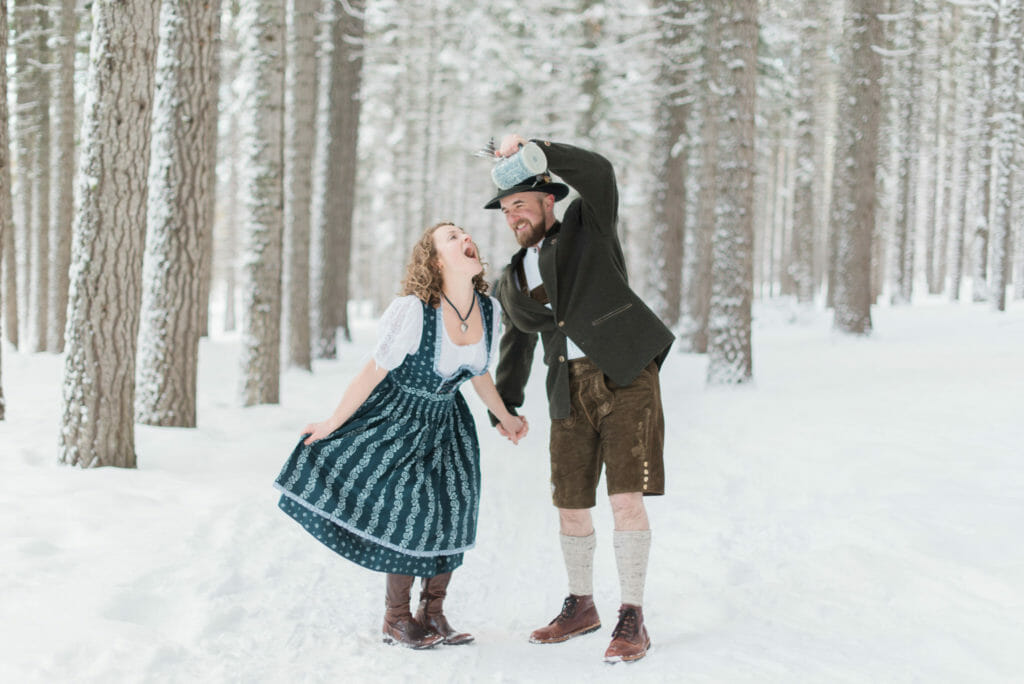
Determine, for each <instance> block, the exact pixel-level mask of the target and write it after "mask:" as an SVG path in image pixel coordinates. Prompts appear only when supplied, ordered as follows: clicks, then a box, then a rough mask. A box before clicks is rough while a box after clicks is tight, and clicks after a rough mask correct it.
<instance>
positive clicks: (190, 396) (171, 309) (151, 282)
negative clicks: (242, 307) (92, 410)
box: [135, 0, 220, 427]
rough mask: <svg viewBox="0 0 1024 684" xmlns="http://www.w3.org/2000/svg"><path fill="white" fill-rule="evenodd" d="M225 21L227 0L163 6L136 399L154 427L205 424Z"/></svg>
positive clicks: (181, 0) (141, 415)
mask: <svg viewBox="0 0 1024 684" xmlns="http://www.w3.org/2000/svg"><path fill="white" fill-rule="evenodd" d="M219 22H220V0H210V1H208V2H194V1H193V0H163V3H162V5H161V10H160V46H159V53H158V56H157V71H156V83H157V85H156V95H155V111H154V120H153V140H152V163H151V165H150V173H149V203H148V214H147V225H148V230H147V235H146V255H145V261H144V265H143V276H144V277H143V295H142V321H141V329H140V334H139V361H138V366H139V367H138V378H137V387H138V393H137V394H136V402H135V414H136V419H137V420H138V421H139V422H140V423H145V424H147V425H162V426H171V427H195V426H196V384H197V379H198V372H199V337H200V335H201V333H202V329H201V312H202V311H203V310H204V309H205V308H206V301H205V300H204V299H203V296H202V294H203V288H202V278H201V272H202V263H203V261H204V260H205V252H206V250H207V244H208V241H207V239H206V238H207V235H208V234H209V233H210V231H211V228H212V226H211V224H212V216H211V215H210V205H209V202H208V196H209V193H210V192H211V187H212V185H213V173H212V171H213V167H212V163H211V160H210V159H209V154H210V152H211V149H212V141H211V140H210V136H211V135H212V133H213V132H214V129H213V128H212V127H211V126H210V119H211V118H215V117H216V115H217V93H216V79H215V78H214V69H215V61H216V59H217V53H216V47H217V31H218V28H219Z"/></svg>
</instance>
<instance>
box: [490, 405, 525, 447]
mask: <svg viewBox="0 0 1024 684" xmlns="http://www.w3.org/2000/svg"><path fill="white" fill-rule="evenodd" d="M496 427H497V428H498V432H499V433H500V434H501V436H502V437H506V438H508V439H510V440H512V443H513V444H519V440H521V439H522V438H523V437H525V436H526V433H527V432H529V431H530V426H529V424H528V423H527V422H526V418H524V417H522V416H513V415H512V414H511V413H510V414H508V417H507V418H505V419H504V420H502V421H501V422H500V423H498V425H497V426H496Z"/></svg>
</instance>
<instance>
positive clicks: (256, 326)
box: [239, 0, 285, 406]
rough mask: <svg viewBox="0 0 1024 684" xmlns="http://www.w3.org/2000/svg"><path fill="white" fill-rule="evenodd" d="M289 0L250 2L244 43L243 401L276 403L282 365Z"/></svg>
mask: <svg viewBox="0 0 1024 684" xmlns="http://www.w3.org/2000/svg"><path fill="white" fill-rule="evenodd" d="M284 32H285V19H284V0H251V2H246V3H243V4H242V6H241V13H240V15H239V36H240V37H241V41H242V78H243V79H245V81H244V82H245V90H244V92H245V106H244V109H243V112H242V121H241V129H242V154H243V155H244V166H243V183H242V187H243V188H244V198H243V203H242V204H243V217H242V226H243V246H242V253H243V259H244V262H243V266H242V275H243V284H242V296H243V306H242V316H243V321H242V331H243V334H242V341H243V343H242V369H243V371H242V390H241V395H242V403H243V405H244V406H253V405H255V404H276V403H278V401H279V391H280V370H281V241H282V237H283V229H284V217H283V204H284V194H283V187H282V175H283V171H284V168H283V166H284V157H283V141H284V130H283V129H284V59H285V52H284V51H285V46H284Z"/></svg>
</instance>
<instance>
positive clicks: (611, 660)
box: [604, 644, 653, 665]
mask: <svg viewBox="0 0 1024 684" xmlns="http://www.w3.org/2000/svg"><path fill="white" fill-rule="evenodd" d="M652 650H653V647H652V646H651V644H647V648H645V649H644V652H643V653H638V654H636V655H632V656H605V657H604V662H606V663H608V664H609V665H614V664H615V663H635V662H636V661H638V660H640V659H641V658H643V657H644V656H645V655H647V654H648V653H650V652H651V651H652Z"/></svg>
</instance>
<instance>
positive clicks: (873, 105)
mask: <svg viewBox="0 0 1024 684" xmlns="http://www.w3.org/2000/svg"><path fill="white" fill-rule="evenodd" d="M880 10H881V7H880V2H879V0H851V2H850V3H849V4H848V5H847V14H846V19H845V21H846V30H845V31H844V32H843V33H844V35H843V46H844V50H843V55H842V57H841V60H840V61H841V64H843V65H844V78H843V80H842V82H843V94H842V96H841V97H840V99H839V101H840V103H841V104H840V108H839V139H838V141H837V149H836V168H835V173H834V174H833V179H834V181H833V188H834V189H833V193H832V232H833V233H834V234H835V235H836V237H837V241H836V244H837V246H838V253H837V256H838V258H837V263H836V266H837V268H836V279H835V282H836V291H835V298H834V301H833V307H834V319H833V320H834V325H835V327H836V328H837V329H839V330H841V331H843V332H846V333H851V334H858V335H865V334H868V333H869V332H871V302H872V292H871V252H872V249H871V241H872V236H873V234H874V231H875V205H876V198H875V195H876V184H875V171H876V168H877V166H878V129H879V125H880V121H881V86H880V84H879V82H880V80H881V77H882V64H881V58H880V57H879V55H878V52H876V49H877V48H878V47H879V46H880V44H881V41H882V28H881V22H880V21H879V17H878V14H879V11H880Z"/></svg>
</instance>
